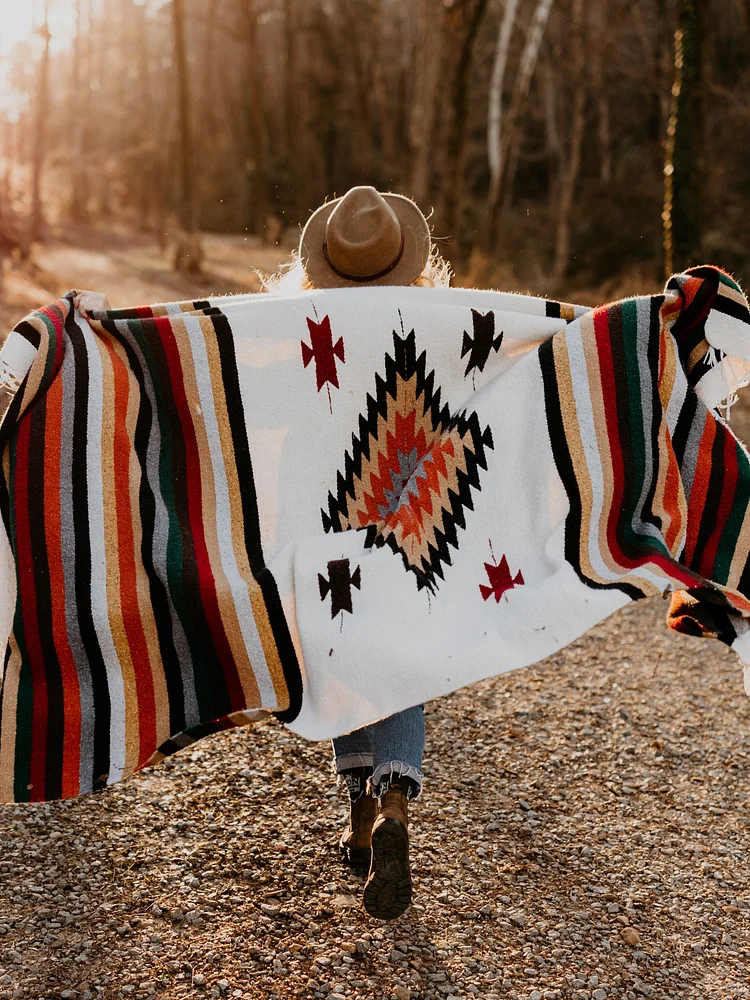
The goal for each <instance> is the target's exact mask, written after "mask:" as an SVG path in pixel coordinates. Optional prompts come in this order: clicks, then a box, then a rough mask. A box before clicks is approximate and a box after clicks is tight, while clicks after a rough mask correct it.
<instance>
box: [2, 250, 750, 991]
mask: <svg viewBox="0 0 750 1000" xmlns="http://www.w3.org/2000/svg"><path fill="white" fill-rule="evenodd" d="M38 260H39V263H40V265H41V270H40V271H39V273H38V275H37V276H36V278H35V277H34V276H28V275H26V276H25V277H24V279H23V280H24V281H26V285H24V284H23V281H22V280H21V278H19V279H18V281H19V285H18V288H19V289H20V291H19V292H18V294H19V295H20V294H21V293H23V294H24V295H27V296H30V295H34V296H36V300H35V301H33V302H31V303H27V305H26V306H24V307H23V308H21V309H19V310H18V313H17V314H16V316H15V317H14V318H18V315H20V314H21V313H22V312H23V310H24V309H25V308H28V307H29V305H35V304H38V303H39V302H40V301H43V299H44V298H45V297H47V296H48V295H49V294H58V293H59V292H61V291H64V290H65V289H66V288H68V287H70V286H71V285H82V286H89V287H92V288H100V289H102V290H105V291H107V292H108V294H109V295H110V297H111V299H112V301H113V304H115V305H124V304H130V305H132V304H134V302H138V301H141V302H142V301H149V300H150V301H154V300H164V299H167V298H175V297H192V296H194V295H204V294H206V293H207V292H209V291H230V290H239V289H240V288H241V287H243V286H244V284H245V279H246V277H247V281H248V285H249V282H250V275H251V273H252V272H251V270H250V267H251V263H260V264H261V266H265V267H266V268H267V269H272V268H273V266H274V261H273V260H268V258H262V257H261V251H260V248H257V247H255V248H254V247H249V248H248V247H245V246H237V245H234V246H227V244H226V242H225V241H224V242H220V243H218V244H217V245H216V246H214V247H212V248H210V250H209V265H208V267H209V275H208V277H207V278H205V280H204V279H201V280H199V281H197V282H196V281H193V280H192V279H190V280H187V281H185V280H184V279H183V278H178V277H175V276H174V275H173V274H171V272H169V270H168V268H167V267H166V266H165V265H164V264H163V262H162V261H161V260H160V258H159V257H158V254H156V253H155V252H154V251H153V249H152V248H149V247H148V246H143V245H140V244H135V243H128V242H125V244H124V245H118V246H114V245H112V244H111V241H108V244H107V248H106V249H105V248H102V247H101V246H96V245H92V244H91V243H89V244H87V245H86V246H85V247H84V246H83V245H82V244H80V245H78V246H76V247H75V248H73V247H71V246H70V245H64V244H54V245H50V246H48V247H45V248H44V249H43V250H41V252H40V253H39V255H38ZM264 260H265V261H266V263H263V261H264ZM17 290H18V289H17ZM40 292H42V293H43V294H42V295H41V296H40V295H39V293H40ZM14 308H15V307H14ZM664 610H665V605H664V603H663V602H662V601H660V600H655V601H650V602H644V603H642V604H641V605H637V606H636V605H633V606H631V607H630V608H628V609H626V610H624V611H623V612H621V613H620V614H618V615H616V616H615V617H613V618H612V619H610V620H609V621H607V622H605V623H603V624H602V625H600V626H599V627H598V628H596V629H594V630H592V632H590V633H589V634H588V635H587V636H586V637H585V638H583V639H582V640H580V641H578V642H576V643H574V644H573V645H571V646H570V647H568V648H567V649H565V650H563V651H562V652H561V653H559V654H558V655H556V656H554V657H552V658H551V659H550V660H548V661H546V662H544V663H542V664H539V665H538V666H536V667H534V668H529V669H526V670H523V671H519V672H517V673H514V674H511V675H507V676H501V677H499V678H497V679H496V680H493V681H490V682H485V683H482V684H479V685H475V686H474V687H473V688H470V689H468V690H466V691H464V692H461V693H459V694H456V695H454V696H452V697H450V698H445V699H442V700H440V701H438V702H436V703H434V704H432V705H430V706H428V719H427V722H428V758H427V760H426V761H425V771H426V774H427V779H428V783H427V787H426V794H425V796H424V801H423V802H422V803H421V804H418V805H417V806H416V808H415V809H414V811H413V812H414V823H413V829H412V845H413V861H414V873H415V884H416V895H415V904H414V906H413V907H412V909H411V910H410V911H408V912H407V914H406V915H405V916H404V917H402V918H401V919H400V920H398V921H396V922H394V923H393V924H390V925H381V924H380V923H379V922H378V921H374V920H371V919H369V918H368V917H367V916H366V915H365V914H364V913H363V911H362V909H361V907H360V904H359V896H360V893H361V888H362V886H361V882H360V881H359V880H358V879H356V878H354V877H352V876H351V875H350V874H348V873H347V872H346V871H345V870H344V869H342V868H341V867H340V865H339V862H338V859H337V851H336V842H337V839H338V836H339V832H340V829H341V826H342V822H343V817H344V801H343V795H342V794H341V793H340V792H337V791H336V789H335V787H334V785H333V782H332V778H331V773H330V761H329V755H330V751H329V748H328V747H327V746H324V745H311V744H306V743H304V742H303V741H302V740H300V739H298V738H297V737H295V736H293V735H291V734H290V733H288V732H286V731H285V730H283V729H282V728H281V727H280V726H278V725H275V724H271V723H264V724H262V725H259V726H258V727H256V728H254V729H249V730H243V731H235V732H233V733H225V734H220V735H218V736H216V737H212V738H210V739H208V740H205V741H204V742H203V743H202V744H200V745H199V746H197V747H193V748H192V749H189V750H187V751H185V752H183V753H181V754H178V755H177V756H176V757H174V758H171V759H170V760H168V761H167V762H165V763H164V764H162V765H160V766H159V767H158V768H155V769H152V770H149V771H145V772H142V773H141V774H139V775H137V776H135V777H134V778H132V779H130V780H128V781H126V782H123V783H122V784H121V785H118V786H115V787H113V788H109V789H107V790H105V791H104V792H102V793H101V794H98V795H94V796H88V797H86V798H84V799H82V800H79V801H75V802H69V803H56V804H52V805H44V806H37V807H22V806H11V807H2V808H0V998H2V1000H11V998H12V1000H21V998H23V1000H52V998H64V1000H70V998H78V1000H94V998H103V1000H115V998H117V1000H120V998H128V997H149V998H151V997H154V998H155V997H159V998H163V1000H179V998H183V997H190V998H197V997H211V998H221V997H231V998H245V1000H291V998H310V1000H313V998H315V1000H324V998H325V1000H355V998H362V1000H365V998H366V1000H391V998H395V1000H409V998H411V1000H450V998H451V997H452V998H454V1000H458V998H460V1000H465V998H469V997H477V998H481V1000H557V998H576V1000H612V998H623V1000H640V998H642V997H650V998H652V1000H666V998H673V1000H731V998H745V1000H747V998H749V997H750V870H749V869H748V863H747V859H748V855H749V854H750V810H749V808H748V806H749V805H750V791H749V789H750V736H749V735H748V733H750V701H748V700H747V699H746V698H745V697H744V695H743V692H742V681H741V676H740V670H739V667H738V664H737V662H736V659H735V657H734V655H733V654H732V653H731V652H730V651H728V650H726V649H725V648H724V647H721V646H719V645H718V644H716V643H711V642H707V641H698V640H688V639H686V638H684V637H680V636H676V635H674V634H671V633H669V634H668V633H666V631H665V629H664V626H663V616H664Z"/></svg>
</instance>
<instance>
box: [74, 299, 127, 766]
mask: <svg viewBox="0 0 750 1000" xmlns="http://www.w3.org/2000/svg"><path fill="white" fill-rule="evenodd" d="M76 323H77V324H78V327H79V329H80V330H81V332H82V333H83V337H84V342H85V346H86V355H87V358H88V366H89V377H88V412H87V415H86V429H87V434H86V473H87V479H88V483H87V485H88V506H89V510H88V513H89V537H90V539H91V577H92V579H91V610H92V614H93V619H94V628H95V629H96V634H97V637H98V639H99V643H100V645H101V649H102V658H103V660H104V663H105V666H106V670H107V685H108V687H109V700H110V724H109V778H108V782H109V783H110V784H111V783H112V782H115V781H118V780H119V779H120V778H121V777H122V774H123V771H124V769H125V725H126V723H125V714H126V713H125V690H124V685H123V678H122V671H121V667H120V662H119V659H118V656H117V649H116V646H115V642H114V639H113V637H112V632H111V630H110V627H109V608H108V607H107V596H106V593H107V592H106V587H102V586H99V585H98V584H97V581H96V576H97V574H99V573H102V572H105V567H106V564H107V548H106V540H105V530H104V496H103V483H102V434H103V432H104V427H103V419H102V418H103V412H102V411H103V383H102V363H101V357H100V355H99V346H98V344H97V343H96V338H95V336H94V334H93V332H92V330H91V329H90V327H89V325H88V323H87V322H86V321H85V320H82V319H81V318H80V317H76ZM63 433H65V429H64V428H63Z"/></svg>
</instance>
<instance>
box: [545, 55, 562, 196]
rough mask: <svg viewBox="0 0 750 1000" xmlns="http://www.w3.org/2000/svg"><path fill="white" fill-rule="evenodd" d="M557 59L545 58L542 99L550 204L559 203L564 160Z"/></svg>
mask: <svg viewBox="0 0 750 1000" xmlns="http://www.w3.org/2000/svg"><path fill="white" fill-rule="evenodd" d="M557 67H558V62H557V60H552V59H545V61H544V63H543V64H542V73H541V77H542V101H543V102H544V126H545V140H546V147H547V161H548V163H549V206H550V208H554V206H556V205H557V199H558V195H559V179H560V164H561V162H562V143H561V140H560V127H559V124H558V118H557V116H558V110H557V108H558V101H557V95H558V89H559V86H560V83H559V77H558V76H557Z"/></svg>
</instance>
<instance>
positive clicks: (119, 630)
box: [95, 323, 140, 777]
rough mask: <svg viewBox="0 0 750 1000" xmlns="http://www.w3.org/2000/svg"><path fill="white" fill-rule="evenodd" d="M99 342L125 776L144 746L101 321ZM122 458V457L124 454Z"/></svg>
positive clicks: (108, 567)
mask: <svg viewBox="0 0 750 1000" xmlns="http://www.w3.org/2000/svg"><path fill="white" fill-rule="evenodd" d="M95 333H96V337H95V341H96V346H97V349H98V351H99V356H100V358H101V365H102V486H103V489H102V500H103V508H104V525H103V529H104V550H105V567H104V569H105V577H106V586H107V611H108V619H109V629H110V632H111V634H112V641H113V643H114V645H115V649H116V651H117V659H118V661H119V665H120V673H121V675H122V686H123V697H124V699H125V766H124V770H123V777H125V775H128V774H132V773H133V771H134V769H135V768H136V766H137V764H138V752H139V746H140V740H139V729H138V694H137V690H136V683H135V671H134V668H133V658H132V655H131V650H130V644H129V642H128V640H127V636H126V633H125V624H124V621H123V613H122V593H121V590H120V560H119V558H118V552H119V539H118V534H117V517H116V516H115V511H114V505H115V497H114V496H113V494H112V490H113V486H114V482H115V471H114V469H115V454H114V451H115V441H114V438H115V411H114V399H115V391H114V374H113V371H112V362H111V358H110V356H109V352H108V351H107V350H106V347H105V346H104V343H103V341H104V339H105V338H106V339H110V338H109V335H108V334H107V333H106V332H105V331H104V328H103V327H102V326H101V324H99V323H97V324H96V327H95ZM120 458H121V459H122V456H120Z"/></svg>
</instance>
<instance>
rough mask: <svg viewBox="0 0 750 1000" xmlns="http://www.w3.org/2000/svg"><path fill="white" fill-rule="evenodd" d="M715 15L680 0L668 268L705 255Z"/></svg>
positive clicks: (692, 0) (697, 0)
mask: <svg viewBox="0 0 750 1000" xmlns="http://www.w3.org/2000/svg"><path fill="white" fill-rule="evenodd" d="M709 23H710V14H709V12H708V11H707V9H706V5H705V3H703V2H702V0H680V21H679V27H678V29H677V32H676V35H675V81H674V85H673V88H672V95H673V98H674V104H673V109H672V116H671V118H670V122H669V130H668V135H667V156H666V163H665V166H664V179H665V186H664V212H663V216H662V217H663V219H664V269H665V272H666V273H667V274H668V275H669V274H671V273H672V271H674V270H676V269H679V270H682V269H684V268H686V267H687V266H688V265H689V264H690V263H695V262H696V261H697V260H698V258H699V257H700V255H701V244H702V240H703V200H704V199H703V195H704V189H705V152H704V150H705V87H704V84H705V75H706V74H705V67H704V53H703V42H704V39H705V37H706V33H707V31H708V27H709Z"/></svg>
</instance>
